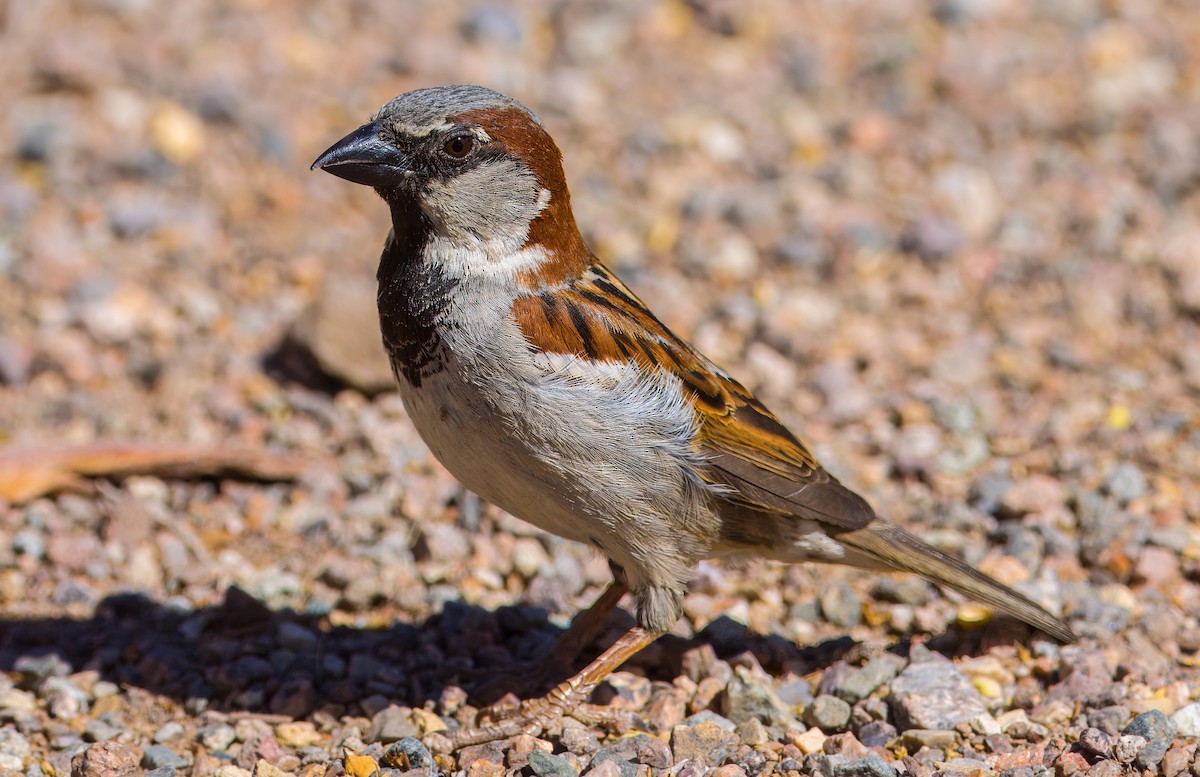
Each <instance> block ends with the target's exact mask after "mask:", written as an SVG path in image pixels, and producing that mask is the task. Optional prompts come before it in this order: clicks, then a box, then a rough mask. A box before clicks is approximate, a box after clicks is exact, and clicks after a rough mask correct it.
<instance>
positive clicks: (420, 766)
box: [380, 737, 438, 777]
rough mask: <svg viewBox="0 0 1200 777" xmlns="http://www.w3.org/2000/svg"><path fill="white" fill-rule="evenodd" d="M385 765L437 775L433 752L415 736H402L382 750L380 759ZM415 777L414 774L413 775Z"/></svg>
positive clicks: (427, 774) (435, 776)
mask: <svg viewBox="0 0 1200 777" xmlns="http://www.w3.org/2000/svg"><path fill="white" fill-rule="evenodd" d="M380 760H381V761H382V762H383V763H384V765H385V766H389V767H392V768H394V769H399V770H401V771H405V772H413V771H416V772H418V773H420V772H423V773H424V775H425V777H437V773H438V770H437V765H436V764H435V762H434V759H433V754H432V753H430V752H429V749H428V748H427V747H425V745H424V744H423V743H422V742H421V741H420V740H419V739H417V738H416V737H404V738H403V739H401V740H398V741H397V742H395V743H394V744H392V746H391V747H389V748H388V749H387V750H385V751H384V753H383V757H382V758H381V759H380ZM413 777H415V775H414V776H413Z"/></svg>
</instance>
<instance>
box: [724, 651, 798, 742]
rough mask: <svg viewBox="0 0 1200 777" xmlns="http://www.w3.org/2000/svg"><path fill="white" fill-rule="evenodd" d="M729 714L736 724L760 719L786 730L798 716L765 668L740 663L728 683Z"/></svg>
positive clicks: (725, 708) (726, 707) (727, 715)
mask: <svg viewBox="0 0 1200 777" xmlns="http://www.w3.org/2000/svg"><path fill="white" fill-rule="evenodd" d="M722 712H724V713H725V717H726V718H728V719H729V720H730V721H732V722H733V723H734V724H738V725H740V724H742V723H745V722H746V721H749V720H758V721H760V722H762V723H763V724H765V725H766V726H768V727H769V728H772V729H774V730H776V731H778V732H779V733H782V732H783V731H784V729H786V728H787V726H788V724H789V723H791V722H792V721H793V720H794V719H795V718H794V716H793V715H792V712H791V709H789V707H788V705H787V704H785V703H784V702H783V700H782V699H780V698H779V696H778V694H776V692H775V688H774V684H773V682H772V680H771V678H770V677H769V676H768V675H767V674H766V673H764V672H763V671H762V670H761V669H759V670H757V671H753V670H751V669H749V668H747V667H743V666H739V667H737V669H736V670H735V676H734V678H733V679H732V680H730V682H729V684H728V685H726V686H725V698H724V703H723V705H722Z"/></svg>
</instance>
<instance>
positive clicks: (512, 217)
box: [313, 86, 1074, 749]
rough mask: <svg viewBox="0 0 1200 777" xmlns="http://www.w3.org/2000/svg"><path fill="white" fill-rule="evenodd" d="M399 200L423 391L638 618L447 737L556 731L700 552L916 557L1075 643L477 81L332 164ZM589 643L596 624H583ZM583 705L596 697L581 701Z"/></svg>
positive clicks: (471, 466) (444, 91)
mask: <svg viewBox="0 0 1200 777" xmlns="http://www.w3.org/2000/svg"><path fill="white" fill-rule="evenodd" d="M316 168H321V169H323V170H325V171H327V172H330V173H333V174H334V175H336V176H339V177H341V178H345V179H346V180H349V181H353V182H355V183H360V184H364V185H367V186H371V187H374V189H375V190H376V192H378V194H379V195H380V196H381V197H382V198H383V200H384V202H386V203H387V205H388V207H389V208H390V209H391V216H392V231H391V233H390V234H389V235H388V238H387V243H386V245H385V246H384V249H383V256H382V258H381V260H380V264H379V271H378V281H379V294H378V300H377V301H378V305H379V320H380V324H381V327H382V332H383V343H384V346H385V348H386V350H387V353H388V355H389V357H390V360H391V364H392V369H393V371H394V372H395V375H396V379H397V382H398V384H399V390H400V394H401V396H402V397H403V400H404V405H405V407H406V408H407V410H408V413H409V415H410V416H411V417H412V421H413V423H414V424H415V425H416V427H417V429H418V430H419V431H420V433H421V436H422V437H423V438H424V440H425V442H426V443H427V444H428V445H429V447H430V449H432V451H433V453H434V454H435V455H436V456H437V457H438V459H439V460H440V461H441V462H442V463H443V464H444V465H445V466H446V468H447V469H449V470H450V472H452V473H453V474H454V475H455V477H457V478H458V479H459V480H460V481H462V483H463V485H465V486H466V487H467V488H469V489H471V490H472V491H474V492H476V493H477V494H479V495H480V496H481V497H483V498H484V499H486V500H488V501H490V502H492V503H493V504H496V505H498V506H500V507H501V508H503V509H505V510H507V511H508V512H510V513H512V514H513V515H516V516H518V517H520V518H523V519H524V520H526V521H529V522H530V523H532V524H534V525H536V526H539V527H541V528H542V529H545V530H546V531H549V532H553V533H555V534H558V535H560V536H563V537H567V538H569V539H573V540H577V541H579V542H584V543H587V544H589V545H591V546H593V547H595V548H597V549H598V550H600V551H601V552H602V553H604V555H605V556H607V557H608V559H609V561H610V564H611V566H612V569H613V572H614V582H613V584H612V586H611V587H610V589H609V590H608V591H607V592H606V593H605V594H604V595H603V596H602V597H601V600H600V602H599V603H598V605H597V608H596V610H595V612H594V613H593V614H591V615H589V616H588V617H587V618H584V619H583V620H584V621H585V622H587V624H586V625H587V627H588V628H590V627H594V626H595V625H596V623H597V622H602V621H603V616H604V615H605V614H607V612H608V611H609V610H611V608H612V607H613V606H615V605H616V603H617V601H618V600H619V599H620V598H621V596H622V594H624V593H625V592H626V591H628V592H629V593H631V594H632V595H633V597H634V601H635V603H636V604H635V609H636V618H637V625H636V626H635V627H634V628H632V629H631V630H630V631H629V632H628V633H626V634H625V635H624V636H622V637H621V638H620V639H619V640H618V641H617V642H616V643H615V644H614V645H613V646H612V647H610V648H609V649H608V650H606V651H604V653H603V654H602V655H600V657H599V658H597V659H596V660H595V661H593V662H592V663H591V664H590V665H588V666H587V667H586V668H584V669H583V670H582V671H581V672H579V673H578V674H577V675H575V676H574V677H572V678H571V679H569V680H567V681H566V682H564V683H563V684H561V685H559V686H558V687H557V688H555V689H554V690H553V691H552V692H551V693H550V694H549V695H547V696H545V697H543V698H541V699H535V700H532V701H526V702H524V703H523V704H522V705H521V708H520V709H519V710H518V711H517V712H516V714H515V715H514V716H512V717H509V718H507V719H502V720H500V721H499V722H496V723H493V724H490V725H487V726H481V727H479V728H474V729H464V730H458V731H454V732H451V733H448V734H441V735H438V736H437V737H434V739H435V740H436V741H435V746H437V747H438V748H439V749H446V748H449V747H462V746H464V745H467V744H474V743H478V742H482V741H488V740H492V739H498V738H502V737H507V736H513V735H515V734H517V733H521V732H526V733H533V734H536V733H538V732H540V731H541V730H542V729H543V728H545V727H546V726H548V725H551V724H552V723H554V722H556V721H557V720H558V719H560V718H561V717H562V716H563V715H564V714H569V715H575V716H580V715H581V714H582V715H584V716H585V717H586V716H587V714H594V713H595V712H596V710H594V709H592V710H591V712H590V713H589V712H588V709H589V707H590V705H584V702H586V701H587V699H588V697H589V696H590V694H591V692H592V691H593V690H594V689H595V687H596V686H597V685H598V684H599V683H600V682H601V681H603V679H604V678H605V676H606V675H608V674H609V673H610V672H612V671H613V670H614V669H616V668H617V667H618V666H620V665H621V663H623V662H624V661H625V660H626V659H628V658H629V657H630V656H632V655H633V654H635V653H636V652H637V651H639V650H641V649H642V648H644V647H645V646H646V645H648V644H650V643H651V642H653V641H654V640H655V639H656V638H658V637H659V636H660V635H662V634H663V633H664V632H666V631H668V630H669V629H670V628H671V627H672V625H673V624H674V623H675V622H676V620H678V618H679V617H680V615H681V614H682V611H683V596H684V592H685V589H686V588H687V585H688V581H689V578H690V576H691V574H692V570H693V569H694V568H695V566H696V564H697V562H699V561H700V560H702V559H708V558H715V557H731V556H732V557H736V556H761V557H766V558H770V559H776V560H780V561H787V562H795V561H822V562H832V563H839V564H850V565H853V566H858V567H866V568H871V569H882V570H901V571H906V572H915V573H917V574H919V575H922V576H923V577H926V578H928V579H930V580H932V581H934V582H936V583H939V584H941V585H944V586H947V587H949V588H953V589H955V590H957V591H960V592H962V593H964V594H966V595H967V596H970V597H972V598H974V599H977V600H979V601H981V602H984V603H986V604H989V605H991V606H993V607H995V608H997V609H999V610H1003V611H1004V612H1007V613H1009V614H1011V615H1013V616H1016V617H1017V618H1019V619H1021V620H1023V621H1025V622H1026V623H1028V624H1030V625H1031V626H1034V627H1036V628H1038V629H1041V630H1042V631H1044V632H1046V633H1047V634H1050V635H1052V636H1053V637H1055V638H1057V639H1059V640H1062V641H1071V640H1073V639H1074V635H1073V634H1072V632H1071V629H1070V628H1069V627H1068V626H1067V625H1066V624H1065V623H1064V622H1063V621H1062V620H1060V619H1059V618H1057V617H1055V616H1053V615H1051V614H1050V613H1049V612H1047V611H1046V610H1044V609H1043V608H1042V607H1040V606H1038V605H1037V604H1035V603H1034V602H1032V601H1031V600H1029V599H1027V598H1025V597H1024V596H1022V595H1021V594H1018V593H1017V592H1015V591H1013V590H1012V589H1010V588H1008V587H1006V586H1004V585H1002V584H1000V583H998V582H997V581H995V580H993V579H992V578H990V577H988V576H986V575H984V574H982V573H980V572H979V571H977V570H975V569H973V568H971V567H969V566H967V565H966V564H964V563H963V562H961V561H959V560H957V559H955V558H952V557H950V556H948V555H946V554H945V553H942V552H941V551H939V550H937V549H935V548H933V547H931V546H929V545H927V544H926V543H924V542H922V541H921V540H919V539H917V538H916V537H914V536H913V535H911V534H909V533H908V532H906V531H904V530H903V529H901V528H899V527H898V526H896V525H894V524H892V523H888V522H887V521H886V520H884V519H882V518H880V517H878V516H877V515H876V514H875V511H874V510H873V509H872V508H871V506H870V505H869V504H867V502H866V500H864V499H863V498H862V497H861V496H859V495H858V494H856V493H854V492H853V491H851V490H850V489H848V488H846V487H845V486H843V485H842V484H841V483H839V482H838V481H837V480H836V479H835V478H834V477H833V476H831V475H830V474H829V473H828V472H826V471H825V470H824V469H823V468H822V467H821V465H820V464H819V463H818V462H817V460H816V459H815V458H814V457H813V455H812V453H811V452H810V451H809V449H808V448H807V447H805V445H804V444H803V443H801V442H800V441H799V440H798V439H797V438H796V437H795V436H793V435H792V433H791V432H790V431H788V430H787V428H785V427H784V426H783V425H782V424H781V423H780V422H779V421H778V420H777V419H776V418H775V416H774V415H772V414H771V412H770V411H769V410H768V409H767V408H766V407H764V406H763V404H762V403H761V402H760V401H759V400H758V399H756V398H755V396H754V395H753V394H752V393H750V392H749V391H747V390H746V389H745V388H744V387H743V386H742V385H741V384H740V383H738V382H737V381H736V380H734V379H733V378H732V377H730V376H729V375H728V374H727V373H726V372H725V371H724V370H722V369H721V368H720V367H718V366H716V365H715V364H713V363H712V362H710V361H709V360H708V359H706V358H705V357H704V356H703V355H702V354H700V353H699V352H698V351H696V349H695V348H693V347H692V346H691V345H689V344H688V343H686V342H684V341H683V340H681V339H680V338H679V337H677V336H676V335H675V334H674V333H673V332H671V330H670V329H668V328H667V327H666V326H665V325H663V324H662V323H661V322H660V321H659V320H658V319H657V318H656V317H655V316H654V314H653V313H651V312H650V310H649V309H648V308H647V307H646V305H645V304H644V303H643V302H642V301H641V300H640V299H638V298H637V297H636V296H635V295H634V294H633V292H631V291H630V290H629V289H628V288H626V286H625V285H624V284H623V283H621V281H620V280H618V279H617V277H616V276H615V275H613V274H612V273H611V272H610V271H609V270H608V269H607V268H606V267H604V265H602V264H601V263H600V262H599V261H598V260H597V259H596V257H595V256H594V255H593V254H592V252H591V251H590V250H589V249H588V247H587V245H586V244H585V243H584V241H583V238H582V236H581V235H580V233H579V229H578V228H577V227H576V225H575V217H574V215H573V214H572V211H571V195H570V194H569V193H568V191H567V184H566V178H565V176H564V174H563V167H562V156H561V154H560V152H559V150H558V147H557V146H556V145H555V143H554V141H553V140H552V139H551V138H550V135H549V134H547V132H546V129H545V127H543V126H542V123H541V121H540V120H539V119H538V118H537V117H536V116H535V115H534V114H533V113H532V112H531V111H530V110H529V109H527V108H526V107H525V106H523V105H521V104H520V103H518V102H517V101H515V100H513V99H511V98H509V97H505V96H504V95H501V94H499V93H497V92H494V91H492V90H490V89H485V88H483V87H479V86H446V87H438V88H432V89H420V90H417V91H413V92H408V93H407V94H402V95H400V96H399V97H397V98H395V99H394V100H392V101H391V102H389V103H388V104H387V105H385V106H383V108H382V109H380V111H379V112H378V113H376V114H375V116H374V118H373V119H372V120H371V121H370V122H369V123H367V124H365V125H363V126H362V127H360V128H358V129H357V130H355V131H354V132H352V133H350V134H349V135H347V136H346V137H345V138H343V139H342V140H340V141H338V142H337V143H336V144H334V145H333V146H332V147H331V148H330V149H329V150H328V151H326V152H325V153H324V154H322V155H321V156H320V157H319V158H318V159H317V161H316V162H314V163H313V169H316ZM574 642H575V644H578V642H579V640H578V639H575V640H574ZM581 710H582V711H583V712H581Z"/></svg>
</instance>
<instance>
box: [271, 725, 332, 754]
mask: <svg viewBox="0 0 1200 777" xmlns="http://www.w3.org/2000/svg"><path fill="white" fill-rule="evenodd" d="M275 739H276V740H277V741H278V742H279V744H280V745H282V746H283V747H291V748H297V749H299V748H302V747H311V746H313V745H317V744H319V743H321V742H323V741H324V740H325V735H324V734H322V733H321V732H319V731H317V729H316V727H315V726H314V725H313V724H312V723H310V722H309V721H306V720H298V721H294V722H289V723H280V724H279V725H278V726H276V727H275Z"/></svg>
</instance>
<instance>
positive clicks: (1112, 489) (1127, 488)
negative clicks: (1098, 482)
mask: <svg viewBox="0 0 1200 777" xmlns="http://www.w3.org/2000/svg"><path fill="white" fill-rule="evenodd" d="M1104 491H1105V493H1107V494H1108V495H1109V496H1111V497H1113V498H1114V499H1116V500H1117V501H1118V502H1121V503H1122V504H1126V503H1129V502H1132V501H1133V500H1134V499H1137V498H1138V497H1140V496H1141V495H1142V494H1144V493H1146V476H1145V475H1143V474H1142V471H1141V470H1140V469H1138V466H1137V465H1136V464H1134V463H1132V462H1128V461H1123V462H1121V463H1120V464H1118V465H1117V466H1115V467H1113V468H1112V471H1111V472H1109V473H1108V477H1106V478H1105V479H1104Z"/></svg>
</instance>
